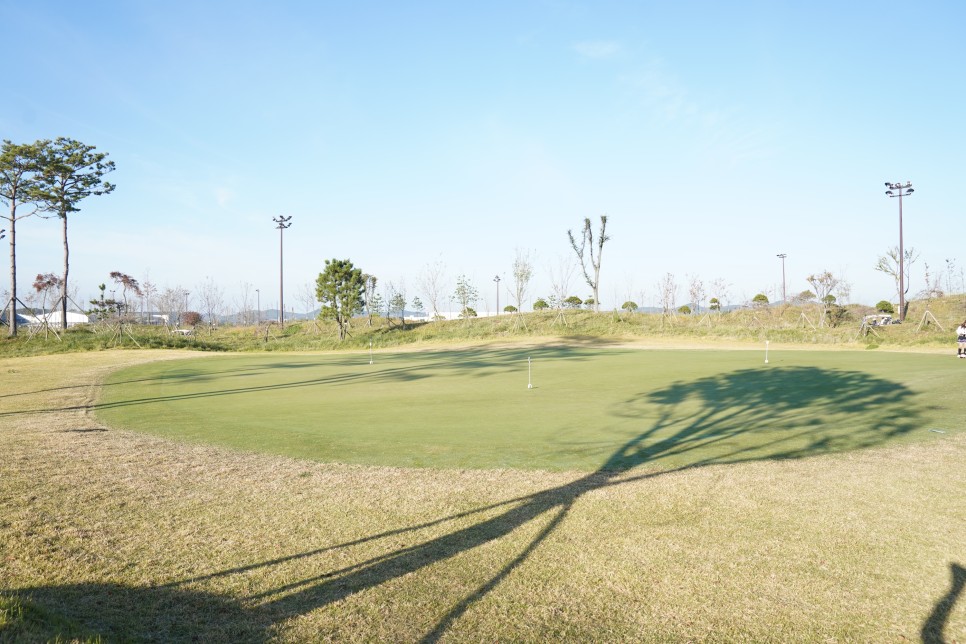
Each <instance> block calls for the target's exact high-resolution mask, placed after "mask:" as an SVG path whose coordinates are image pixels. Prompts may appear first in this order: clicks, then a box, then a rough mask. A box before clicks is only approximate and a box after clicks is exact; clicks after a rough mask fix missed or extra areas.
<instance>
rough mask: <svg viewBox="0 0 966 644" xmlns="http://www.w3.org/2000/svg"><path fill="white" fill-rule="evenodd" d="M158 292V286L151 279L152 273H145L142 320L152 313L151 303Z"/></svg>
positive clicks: (142, 289) (142, 291)
mask: <svg viewBox="0 0 966 644" xmlns="http://www.w3.org/2000/svg"><path fill="white" fill-rule="evenodd" d="M157 294H158V287H157V286H155V284H154V282H152V281H151V275H150V273H145V274H144V279H143V280H141V322H142V323H143V322H144V321H145V318H146V316H148V315H150V314H151V305H152V303H153V302H154V297H155V296H156V295H157Z"/></svg>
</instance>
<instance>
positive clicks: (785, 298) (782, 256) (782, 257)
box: [776, 253, 788, 304]
mask: <svg viewBox="0 0 966 644" xmlns="http://www.w3.org/2000/svg"><path fill="white" fill-rule="evenodd" d="M776 257H778V258H779V259H780V260H782V304H788V295H787V294H786V293H785V258H786V257H788V255H786V254H785V253H778V255H776Z"/></svg>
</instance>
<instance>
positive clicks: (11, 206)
mask: <svg viewBox="0 0 966 644" xmlns="http://www.w3.org/2000/svg"><path fill="white" fill-rule="evenodd" d="M113 171H114V162H113V161H109V160H108V159H107V154H106V153H104V152H97V151H96V149H95V148H94V146H92V145H85V144H84V143H81V142H80V141H75V140H74V139H70V138H66V137H59V138H57V139H55V140H53V141H51V140H38V141H35V142H34V143H12V142H10V141H8V140H4V142H3V145H2V147H0V203H3V205H5V206H6V207H7V210H6V212H5V213H4V214H2V215H0V218H2V219H4V220H6V221H7V223H8V225H9V229H7V233H6V234H7V237H9V239H10V294H9V299H8V301H7V302H6V305H5V307H4V308H5V309H7V310H8V315H7V319H8V322H9V324H10V335H11V336H15V335H17V303H18V302H19V299H18V295H17V222H18V221H20V220H22V219H25V218H27V217H30V216H32V215H35V214H36V215H40V216H42V217H46V218H55V219H59V220H60V223H61V229H62V240H63V245H64V266H63V272H62V274H61V275H60V276H59V277H58V278H57V279H58V281H57V282H56V283H53V282H51V281H50V280H49V279H46V283H45V284H42V286H43V287H44V288H46V289H50V288H52V287H54V286H56V287H58V288H59V290H60V293H59V296H58V298H57V300H56V301H55V303H54V304H53V307H54V308H56V307H58V306H59V307H60V311H61V325H62V326H63V328H67V302H68V292H69V291H68V281H67V278H68V273H69V271H70V246H69V244H68V237H67V221H68V216H69V215H70V214H71V213H75V212H80V207H79V204H80V202H81V201H82V200H84V199H86V198H87V197H89V196H91V195H103V194H107V193H109V192H111V191H113V190H114V185H113V184H111V183H108V182H107V181H105V180H104V176H105V175H106V174H108V173H109V172H113ZM44 277H45V276H44V275H38V280H39V281H42V282H43V281H45V280H44V279H42V278H44ZM48 278H49V274H48ZM21 304H22V303H21Z"/></svg>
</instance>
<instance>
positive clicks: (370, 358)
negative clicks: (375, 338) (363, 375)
mask: <svg viewBox="0 0 966 644" xmlns="http://www.w3.org/2000/svg"><path fill="white" fill-rule="evenodd" d="M369 364H372V340H369Z"/></svg>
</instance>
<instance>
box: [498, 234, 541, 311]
mask: <svg viewBox="0 0 966 644" xmlns="http://www.w3.org/2000/svg"><path fill="white" fill-rule="evenodd" d="M532 278H533V260H531V259H530V251H527V250H523V249H520V248H517V251H516V257H514V259H513V297H514V299H515V300H516V302H517V313H522V312H523V299H524V298H525V297H526V295H527V289H528V288H529V287H530V280H531V279H532ZM497 313H499V311H497Z"/></svg>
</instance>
